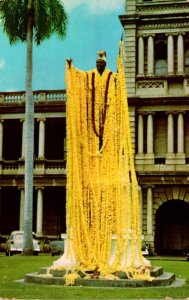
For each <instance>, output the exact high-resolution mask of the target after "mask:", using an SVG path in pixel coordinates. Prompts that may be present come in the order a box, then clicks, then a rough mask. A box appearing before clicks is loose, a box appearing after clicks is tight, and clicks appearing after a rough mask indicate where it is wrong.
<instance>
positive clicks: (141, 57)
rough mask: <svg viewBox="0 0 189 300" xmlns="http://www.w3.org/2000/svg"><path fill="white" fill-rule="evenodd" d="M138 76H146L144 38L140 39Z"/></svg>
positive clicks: (140, 37)
mask: <svg viewBox="0 0 189 300" xmlns="http://www.w3.org/2000/svg"><path fill="white" fill-rule="evenodd" d="M138 75H139V76H144V38H143V37H142V36H139V38H138Z"/></svg>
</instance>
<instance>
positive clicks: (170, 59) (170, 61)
mask: <svg viewBox="0 0 189 300" xmlns="http://www.w3.org/2000/svg"><path fill="white" fill-rule="evenodd" d="M167 39H168V47H167V59H168V75H173V74H174V38H173V35H172V34H168V38H167Z"/></svg>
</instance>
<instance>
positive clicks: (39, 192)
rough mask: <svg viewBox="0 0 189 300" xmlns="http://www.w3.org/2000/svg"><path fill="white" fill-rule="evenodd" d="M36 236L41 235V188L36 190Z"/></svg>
mask: <svg viewBox="0 0 189 300" xmlns="http://www.w3.org/2000/svg"><path fill="white" fill-rule="evenodd" d="M36 233H37V235H42V233H43V188H42V187H40V188H37V224H36Z"/></svg>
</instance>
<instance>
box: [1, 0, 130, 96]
mask: <svg viewBox="0 0 189 300" xmlns="http://www.w3.org/2000/svg"><path fill="white" fill-rule="evenodd" d="M62 2H63V3H64V5H65V8H66V10H67V13H68V16H69V24H68V32H67V36H66V38H65V39H64V40H60V39H58V38H56V37H55V36H53V37H51V38H50V39H49V40H48V41H45V42H43V43H42V44H41V45H40V46H34V56H33V63H34V66H33V89H34V90H41V89H42V90H43V89H64V88H65V81H64V72H65V60H66V58H67V57H72V59H73V61H74V65H75V66H76V67H77V68H79V69H83V70H89V69H92V68H94V67H95V61H96V57H97V54H96V52H97V51H98V50H106V52H107V61H108V63H107V67H108V68H110V69H112V70H113V71H115V70H116V58H117V54H118V47H119V40H120V38H121V35H122V33H123V28H122V26H121V23H120V21H119V18H118V16H119V15H122V14H125V0H62ZM25 61H26V44H25V43H17V44H16V45H13V46H12V45H10V44H9V41H8V38H7V36H6V35H5V34H4V33H3V32H2V30H0V92H3V91H21V90H25Z"/></svg>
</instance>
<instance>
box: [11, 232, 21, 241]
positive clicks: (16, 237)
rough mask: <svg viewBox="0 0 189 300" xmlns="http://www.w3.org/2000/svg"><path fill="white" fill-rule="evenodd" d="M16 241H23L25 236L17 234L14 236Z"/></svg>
mask: <svg viewBox="0 0 189 300" xmlns="http://www.w3.org/2000/svg"><path fill="white" fill-rule="evenodd" d="M13 238H14V240H22V239H23V234H22V233H17V234H15V235H14V236H13Z"/></svg>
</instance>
